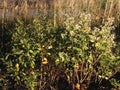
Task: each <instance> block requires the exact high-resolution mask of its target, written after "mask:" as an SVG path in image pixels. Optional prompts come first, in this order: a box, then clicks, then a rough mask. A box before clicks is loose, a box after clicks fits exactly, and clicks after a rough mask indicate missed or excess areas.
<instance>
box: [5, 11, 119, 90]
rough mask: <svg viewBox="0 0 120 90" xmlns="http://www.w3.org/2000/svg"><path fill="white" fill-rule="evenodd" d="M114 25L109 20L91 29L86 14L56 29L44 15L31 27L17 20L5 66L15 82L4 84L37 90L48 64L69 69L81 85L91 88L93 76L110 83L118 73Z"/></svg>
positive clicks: (73, 17)
mask: <svg viewBox="0 0 120 90" xmlns="http://www.w3.org/2000/svg"><path fill="white" fill-rule="evenodd" d="M113 21H114V20H113V18H108V20H106V22H104V23H103V24H102V25H101V26H100V27H92V25H91V15H90V14H87V13H80V14H79V15H76V16H69V15H66V18H65V21H64V23H63V24H62V25H61V26H56V27H54V25H53V22H52V21H51V20H50V19H49V17H48V16H47V15H41V16H40V17H39V18H36V19H34V20H33V22H32V23H31V24H28V25H26V24H25V23H24V22H23V21H21V20H19V19H18V20H17V23H16V28H15V30H13V34H12V41H11V46H12V50H11V52H10V53H7V54H6V57H5V62H4V64H5V65H6V70H7V71H6V73H5V77H9V78H11V79H12V81H11V79H9V78H6V79H5V80H7V82H8V83H11V84H14V85H16V86H17V85H25V86H26V87H27V88H28V89H30V90H34V89H35V86H37V77H39V76H42V75H43V70H42V66H44V64H50V63H49V62H52V64H55V65H56V66H57V67H60V68H61V69H62V68H66V69H67V71H69V72H70V73H71V74H70V75H71V76H74V75H73V74H75V76H76V77H77V82H78V83H80V84H82V83H83V82H87V83H88V84H89V82H90V80H91V78H92V76H93V75H95V76H97V77H99V79H101V78H102V79H103V78H105V79H109V78H110V77H111V76H112V75H113V74H114V73H115V72H117V71H118V69H117V65H118V64H116V63H115V61H116V57H115V56H114V54H113V52H112V48H113V47H114V46H115V43H114V34H112V33H111V30H113V29H114V26H113ZM78 72H80V76H79V77H78V74H77V73H78ZM49 78H50V77H49ZM41 89H42V87H41Z"/></svg>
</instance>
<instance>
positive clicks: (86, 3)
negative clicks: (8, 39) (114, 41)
mask: <svg viewBox="0 0 120 90" xmlns="http://www.w3.org/2000/svg"><path fill="white" fill-rule="evenodd" d="M0 8H2V9H4V10H3V12H2V14H3V13H4V16H3V18H5V16H7V14H8V12H11V16H12V17H16V16H17V15H22V16H23V17H25V18H27V17H28V16H29V17H32V16H34V15H33V14H34V13H31V12H30V10H35V11H36V12H37V11H38V10H39V9H41V10H43V11H48V10H50V9H52V10H53V11H54V12H53V13H54V21H56V18H57V19H59V20H60V21H61V20H62V18H63V17H64V16H63V15H64V14H65V13H66V12H69V14H71V15H76V14H77V13H79V12H81V11H86V12H89V13H91V14H93V16H94V18H95V17H99V18H107V17H111V16H114V17H116V21H118V22H120V0H35V1H32V0H28V1H27V0H20V1H19V2H15V0H13V1H11V2H10V0H3V2H0ZM0 13H1V12H0ZM56 14H57V17H56ZM54 24H55V23H54Z"/></svg>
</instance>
